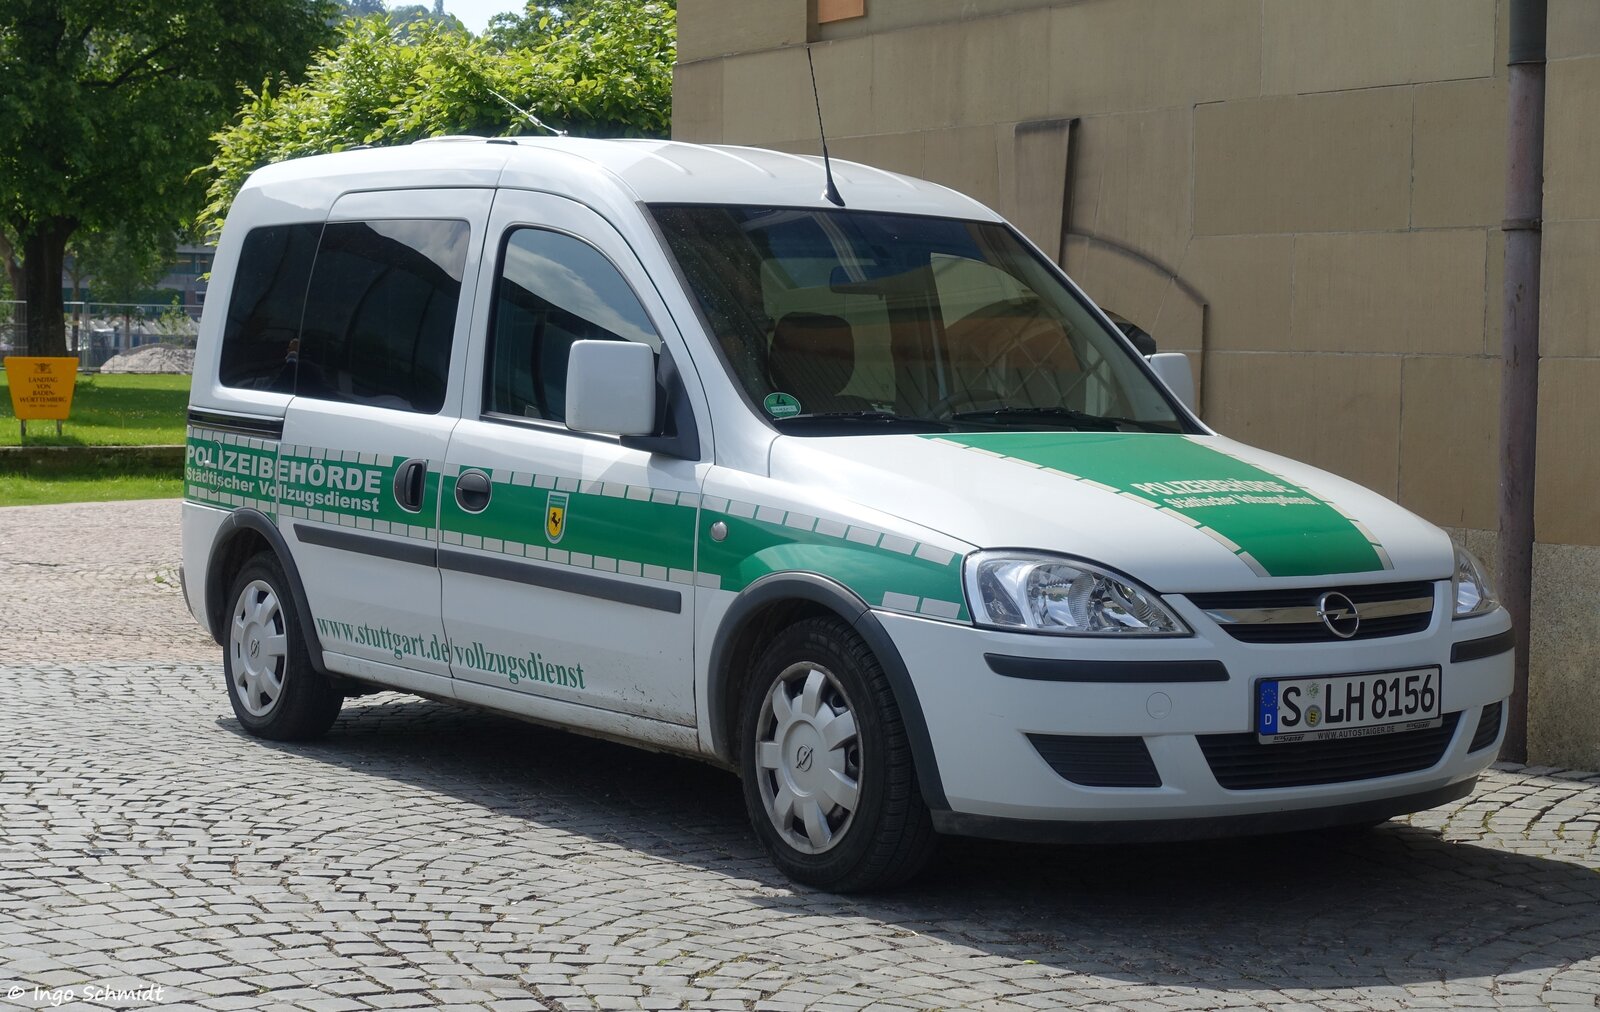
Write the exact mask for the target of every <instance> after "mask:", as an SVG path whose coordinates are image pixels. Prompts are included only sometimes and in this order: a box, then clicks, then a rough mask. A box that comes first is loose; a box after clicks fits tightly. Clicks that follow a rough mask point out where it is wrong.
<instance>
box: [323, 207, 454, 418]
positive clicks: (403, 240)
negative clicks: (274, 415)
mask: <svg viewBox="0 0 1600 1012" xmlns="http://www.w3.org/2000/svg"><path fill="white" fill-rule="evenodd" d="M470 234H471V230H470V229H469V228H468V227H467V223H466V222H464V221H436V220H399V221H347V222H333V223H330V224H329V225H328V226H327V227H326V228H324V229H323V231H322V242H321V243H320V244H319V246H318V248H317V260H316V267H315V268H314V269H313V270H312V272H311V284H310V287H309V289H308V290H307V293H306V314H305V325H304V328H303V331H302V334H301V341H300V366H299V374H298V379H297V383H296V388H295V392H296V393H298V394H299V395H300V396H302V397H317V398H321V399H323V400H333V401H348V402H351V403H356V404H370V405H373V406H375V407H384V408H397V409H400V410H404V411H418V412H424V413H427V414H432V413H434V412H437V411H438V410H439V409H440V408H441V407H443V406H444V395H445V387H446V384H447V380H448V377H449V372H450V344H451V339H452V337H453V336H454V333H455V323H456V307H457V305H458V304H459V303H460V301H461V276H462V273H463V272H464V270H465V269H466V263H467V240H468V238H469V236H470Z"/></svg>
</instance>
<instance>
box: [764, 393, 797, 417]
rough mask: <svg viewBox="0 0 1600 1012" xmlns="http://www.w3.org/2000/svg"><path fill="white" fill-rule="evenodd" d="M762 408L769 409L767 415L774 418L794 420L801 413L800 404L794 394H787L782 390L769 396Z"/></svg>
mask: <svg viewBox="0 0 1600 1012" xmlns="http://www.w3.org/2000/svg"><path fill="white" fill-rule="evenodd" d="M761 406H762V407H764V408H766V409H767V414H769V415H771V416H772V417H773V418H793V417H794V416H795V415H798V414H799V413H800V402H799V401H798V400H797V399H796V398H795V396H794V395H793V394H786V393H784V392H783V391H781V390H776V391H773V392H772V393H770V394H768V395H767V397H766V400H763V401H762V402H761Z"/></svg>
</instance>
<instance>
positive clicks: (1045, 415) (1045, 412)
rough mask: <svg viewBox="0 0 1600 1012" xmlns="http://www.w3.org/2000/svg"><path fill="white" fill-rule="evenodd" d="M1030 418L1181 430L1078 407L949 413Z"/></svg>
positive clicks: (957, 417)
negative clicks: (1093, 412) (1096, 412)
mask: <svg viewBox="0 0 1600 1012" xmlns="http://www.w3.org/2000/svg"><path fill="white" fill-rule="evenodd" d="M1013 418H1014V419H1019V420H1022V419H1030V420H1041V421H1048V422H1053V423H1055V424H1058V425H1069V426H1071V427H1073V428H1075V429H1091V430H1095V431H1105V432H1116V431H1117V430H1118V429H1119V428H1121V427H1122V426H1133V427H1134V428H1137V429H1138V430H1140V431H1141V432H1178V431H1180V430H1179V429H1178V428H1177V427H1176V426H1173V425H1169V424H1167V423H1165V422H1143V421H1140V420H1139V419H1137V418H1119V417H1117V416H1116V415H1096V414H1091V413H1090V412H1088V411H1079V410H1077V409H1076V408H1052V407H1036V408H1020V407H1004V408H986V409H984V410H982V411H958V412H956V413H955V414H953V415H951V416H950V420H951V421H955V422H982V421H991V420H992V421H996V422H1003V421H1007V420H1010V419H1013Z"/></svg>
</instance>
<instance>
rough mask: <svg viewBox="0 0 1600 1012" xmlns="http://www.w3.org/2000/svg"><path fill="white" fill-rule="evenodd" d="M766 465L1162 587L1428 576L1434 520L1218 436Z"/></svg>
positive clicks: (805, 440)
mask: <svg viewBox="0 0 1600 1012" xmlns="http://www.w3.org/2000/svg"><path fill="white" fill-rule="evenodd" d="M770 473H771V476H772V477H773V478H775V479H777V480H780V481H785V482H792V483H796V484H800V485H804V486H808V487H812V488H825V489H827V490H828V491H829V492H830V493H832V494H834V495H838V496H841V497H843V498H845V499H848V500H851V501H853V502H856V503H859V504H860V505H862V506H866V507H868V508H871V509H876V510H880V511H882V512H884V513H887V514H890V515H892V516H896V517H899V518H901V519H903V520H905V521H907V522H909V523H913V524H917V525H919V526H921V527H924V528H928V529H931V530H934V531H938V532H940V533H942V534H945V535H947V536H949V537H953V538H957V539H959V540H961V541H964V542H966V543H968V544H970V545H973V546H974V547H977V548H1021V549H1038V550H1043V551H1048V552H1059V553H1064V554H1068V555H1075V556H1079V557H1082V558H1085V559H1089V560H1092V561H1095V562H1099V563H1102V564H1104V565H1107V566H1110V567H1112V568H1113V569H1117V570H1120V571H1122V572H1124V573H1126V574H1128V575H1130V576H1132V577H1134V578H1135V579H1138V580H1140V581H1143V582H1144V583H1146V584H1148V585H1150V586H1151V587H1153V588H1154V589H1156V590H1158V591H1163V592H1179V593H1182V592H1195V591H1205V590H1233V589H1248V588H1251V587H1261V586H1263V585H1266V584H1268V583H1270V585H1272V586H1284V587H1292V586H1312V585H1319V584H1329V583H1340V584H1349V583H1364V582H1372V583H1377V582H1389V581H1399V580H1422V579H1428V580H1435V579H1444V578H1446V577H1448V576H1449V575H1450V574H1451V572H1452V570H1453V567H1454V555H1453V550H1452V548H1451V545H1450V540H1449V538H1448V537H1447V536H1446V535H1445V534H1444V532H1443V531H1441V530H1439V529H1438V528H1437V527H1434V526H1433V525H1432V524H1429V523H1427V522H1426V521H1424V520H1422V519H1420V518H1419V517H1417V516H1415V515H1413V514H1412V513H1410V512H1409V511H1407V510H1405V509H1402V508H1401V507H1399V506H1397V505H1396V504H1395V503H1393V502H1391V501H1389V500H1388V499H1385V498H1384V497H1383V496H1380V495H1378V494H1376V493H1374V492H1372V491H1370V490H1368V489H1365V488H1363V487H1361V486H1360V485H1357V484H1355V483H1353V482H1349V481H1346V480H1344V479H1342V478H1339V477H1337V476H1335V475H1332V474H1329V473H1327V472H1325V471H1319V470H1317V469H1316V468H1313V467H1308V466H1306V465H1304V464H1301V463H1298V462H1296V461H1293V460H1290V459H1288V458H1286V457H1280V456H1277V455H1275V454H1271V453H1267V452H1265V451H1262V450H1258V449H1255V448H1253V447H1249V446H1245V445H1244V444H1242V443H1237V442H1234V441H1232V440H1230V439H1225V438H1223V437H1221V436H1210V435H1206V436H1191V435H1177V434H1165V433H1126V432H1114V433H1106V432H986V433H961V434H954V435H937V436H924V435H886V436H837V437H798V436H785V437H779V438H778V439H777V440H776V441H775V442H774V443H773V446H772V456H771V466H770Z"/></svg>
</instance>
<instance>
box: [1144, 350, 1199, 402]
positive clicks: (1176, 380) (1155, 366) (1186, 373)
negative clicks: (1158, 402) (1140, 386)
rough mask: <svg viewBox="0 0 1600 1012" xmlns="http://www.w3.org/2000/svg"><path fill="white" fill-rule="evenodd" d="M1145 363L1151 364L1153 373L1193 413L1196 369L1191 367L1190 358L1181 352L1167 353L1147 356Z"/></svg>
mask: <svg viewBox="0 0 1600 1012" xmlns="http://www.w3.org/2000/svg"><path fill="white" fill-rule="evenodd" d="M1145 361H1147V362H1149V363H1150V369H1151V371H1152V372H1154V373H1155V374H1156V377H1157V378H1158V379H1160V380H1161V382H1163V383H1165V384H1166V385H1167V389H1168V390H1171V391H1172V393H1173V396H1175V397H1177V398H1178V400H1180V401H1182V402H1183V406H1184V407H1186V408H1188V409H1189V410H1190V411H1193V410H1194V368H1193V367H1192V366H1190V365H1189V356H1188V355H1185V354H1184V353H1183V352H1181V351H1167V352H1162V353H1161V354H1159V355H1150V356H1147V357H1146V358H1145Z"/></svg>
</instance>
